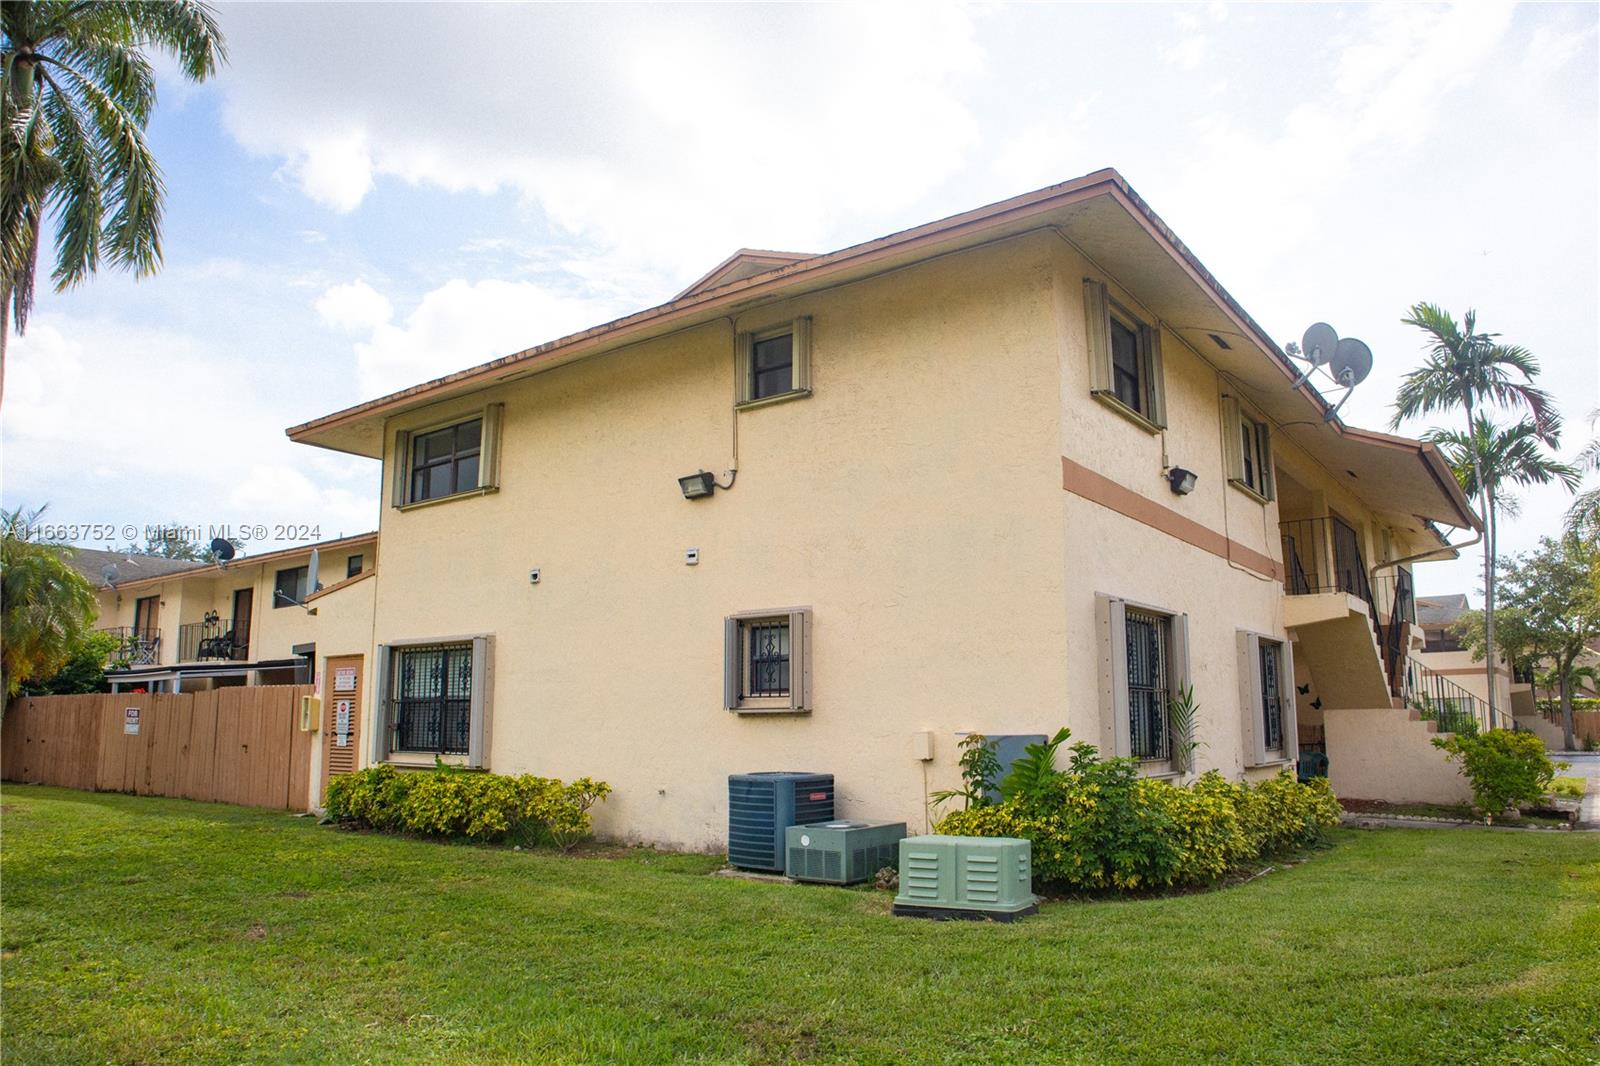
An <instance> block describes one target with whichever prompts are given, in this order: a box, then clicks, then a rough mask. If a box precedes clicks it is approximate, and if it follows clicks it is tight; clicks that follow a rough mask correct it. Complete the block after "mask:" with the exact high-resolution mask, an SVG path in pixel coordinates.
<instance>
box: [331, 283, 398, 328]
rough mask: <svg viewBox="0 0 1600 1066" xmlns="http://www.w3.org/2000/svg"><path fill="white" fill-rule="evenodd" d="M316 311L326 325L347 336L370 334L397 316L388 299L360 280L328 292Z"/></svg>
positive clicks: (334, 287) (338, 286) (335, 287)
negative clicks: (350, 334) (348, 334)
mask: <svg viewBox="0 0 1600 1066" xmlns="http://www.w3.org/2000/svg"><path fill="white" fill-rule="evenodd" d="M316 309H317V314H319V315H321V316H322V320H323V321H324V322H326V323H328V325H330V326H333V327H334V328H335V329H339V330H343V331H344V332H346V333H370V332H372V331H373V330H375V329H377V328H378V327H379V326H381V325H383V324H384V323H386V322H388V321H389V319H390V318H391V317H393V315H394V308H393V307H391V306H390V304H389V300H388V297H386V296H384V295H383V293H381V292H379V291H378V290H377V289H374V288H373V287H372V286H371V285H368V284H367V283H366V282H365V281H362V280H361V279H359V278H357V279H356V280H355V281H352V282H348V283H346V284H344V285H335V286H333V287H332V288H330V289H328V291H326V292H324V293H323V294H322V296H321V297H320V298H318V300H317V303H316Z"/></svg>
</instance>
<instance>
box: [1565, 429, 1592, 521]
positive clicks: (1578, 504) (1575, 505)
mask: <svg viewBox="0 0 1600 1066" xmlns="http://www.w3.org/2000/svg"><path fill="white" fill-rule="evenodd" d="M1597 424H1600V410H1597V411H1591V412H1590V413H1589V428H1590V429H1594V428H1595V426H1596V425H1597ZM1573 465H1574V466H1575V467H1577V469H1578V470H1579V471H1581V472H1583V473H1587V474H1600V436H1595V437H1590V438H1589V443H1588V444H1585V445H1584V446H1583V450H1582V451H1580V452H1579V453H1578V457H1577V459H1576V460H1574V462H1573ZM1567 528H1568V529H1570V530H1571V531H1573V532H1574V533H1579V534H1583V535H1585V536H1589V537H1600V485H1596V486H1595V487H1594V488H1592V489H1588V490H1586V491H1584V492H1580V493H1579V494H1578V498H1577V499H1576V500H1574V501H1573V502H1572V507H1571V508H1570V509H1569V510H1568V511H1567Z"/></svg>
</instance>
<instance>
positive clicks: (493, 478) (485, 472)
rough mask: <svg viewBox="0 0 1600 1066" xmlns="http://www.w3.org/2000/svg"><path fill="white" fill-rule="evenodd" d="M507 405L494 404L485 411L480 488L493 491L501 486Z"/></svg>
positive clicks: (479, 464) (480, 456)
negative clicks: (502, 424)
mask: <svg viewBox="0 0 1600 1066" xmlns="http://www.w3.org/2000/svg"><path fill="white" fill-rule="evenodd" d="M505 409H506V405H505V404H503V403H492V404H490V405H489V406H487V407H485V408H484V409H483V437H482V441H483V445H482V447H481V449H480V450H479V455H478V487H479V488H480V489H493V488H499V486H500V423H501V421H502V420H503V416H504V414H505Z"/></svg>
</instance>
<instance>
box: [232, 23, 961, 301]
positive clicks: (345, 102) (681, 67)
mask: <svg viewBox="0 0 1600 1066" xmlns="http://www.w3.org/2000/svg"><path fill="white" fill-rule="evenodd" d="M295 10H296V16H295V17H294V18H286V17H285V16H284V9H282V8H279V7H275V6H272V5H262V6H259V7H258V6H252V5H239V6H237V7H234V8H230V9H229V16H230V18H229V43H230V50H231V52H232V62H231V64H230V67H229V70H228V73H227V77H226V78H224V79H222V81H221V82H219V85H220V86H221V89H222V91H223V92H224V94H225V107H224V114H225V120H226V123H227V126H228V128H229V129H230V130H231V131H232V132H233V134H234V136H235V137H236V138H237V139H238V140H239V141H240V143H242V144H243V145H244V146H245V147H246V148H248V149H250V150H251V151H254V152H257V153H261V154H265V155H268V156H272V157H276V158H279V159H282V160H283V161H284V174H285V175H286V176H287V177H289V178H290V179H291V180H293V181H294V182H296V183H297V184H298V185H299V187H300V188H301V189H302V190H303V191H304V192H305V194H306V195H308V196H310V197H311V198H312V199H314V200H316V201H317V202H319V203H321V204H324V205H326V206H328V207H331V208H333V209H334V210H337V211H349V210H352V209H353V208H355V207H356V206H357V205H359V204H360V203H361V202H362V201H363V199H364V198H365V197H366V196H367V195H368V194H369V192H370V191H371V190H372V189H373V188H374V181H375V179H376V180H381V179H382V178H383V177H384V176H391V177H395V178H399V179H401V180H403V181H405V182H408V183H411V184H415V185H423V186H432V187H437V188H441V189H445V190H450V191H455V192H464V191H475V192H488V191H492V190H497V189H510V190H514V191H516V192H517V193H519V194H520V195H522V196H523V197H525V198H526V199H527V200H528V201H529V202H530V203H532V204H534V205H536V207H537V209H538V210H539V211H540V212H541V213H542V214H543V215H544V216H545V217H547V218H549V219H551V220H553V221H554V222H556V223H557V224H558V225H559V226H561V227H562V228H564V229H565V230H567V231H568V232H569V233H571V234H573V235H575V236H580V237H583V238H584V239H586V240H587V241H589V242H591V243H592V247H591V248H590V249H588V250H587V251H588V254H589V255H591V256H594V257H598V258H599V259H601V260H602V261H604V262H605V263H607V264H614V265H618V266H621V267H624V268H638V267H640V266H641V265H643V266H648V267H650V268H653V269H657V270H664V271H666V272H669V273H670V274H671V275H672V276H673V277H674V278H680V279H681V278H683V277H685V276H693V275H694V274H695V273H698V272H699V271H700V270H703V269H704V268H705V267H706V266H708V265H709V264H710V263H711V262H714V261H716V259H718V258H720V257H721V256H722V255H725V254H727V252H728V251H731V250H732V249H733V248H734V247H737V246H739V245H742V244H761V245H771V246H777V247H786V246H796V247H799V248H802V249H805V248H812V247H819V248H820V247H821V246H822V245H824V244H825V243H827V239H828V238H829V237H831V236H832V234H833V233H834V232H835V231H836V230H837V228H838V227H839V226H840V224H841V223H844V222H848V221H851V220H861V219H872V220H879V219H882V218H884V217H885V216H886V215H888V216H893V215H894V213H895V212H896V211H897V210H899V209H901V208H903V206H904V205H906V204H907V203H909V202H913V201H915V199H916V198H917V197H918V196H920V195H922V194H924V193H925V192H926V191H927V190H928V189H930V188H932V187H934V186H936V185H937V184H938V183H939V182H941V181H943V180H945V179H946V178H948V177H949V176H950V175H951V174H953V173H954V172H956V171H957V170H958V169H959V168H960V166H961V165H962V164H963V162H964V161H965V159H966V158H967V156H968V154H969V153H970V151H971V150H972V149H973V147H974V146H975V145H976V144H977V143H978V139H979V128H978V125H977V122H976V120H975V118H974V116H973V114H972V112H971V110H970V109H969V107H968V105H967V103H966V102H965V94H964V92H963V91H962V87H963V85H965V84H966V83H967V82H968V81H969V80H970V79H971V78H972V77H973V76H974V75H976V74H977V73H978V72H979V71H980V70H981V69H982V65H983V50H982V48H981V47H980V46H979V44H978V43H977V40H976V34H975V30H974V24H973V19H974V17H975V16H974V15H973V14H972V13H971V12H970V11H969V10H968V9H966V8H961V7H955V6H933V5H927V6H918V7H904V6H897V5H871V6H867V5H863V6H860V7H854V6H830V7H784V6H778V5H773V6H766V7H748V8H726V7H724V8H690V7H673V8H648V7H604V6H600V7H586V8H582V9H574V8H562V7H557V6H514V5H505V6H485V7H477V8H473V9H472V11H473V14H472V16H471V17H468V18H463V17H461V10H462V9H456V8H449V7H448V6H443V5H437V6H436V5H395V6H390V7H387V8H384V9H383V13H382V15H381V16H380V15H377V14H375V9H373V8H371V7H365V6H362V5H323V6H314V7H297V8H296V9H295ZM419 41H426V42H428V46H427V61H426V64H425V66H424V67H423V68H422V69H423V70H425V72H426V73H425V76H419V66H418V62H417V42H419ZM352 56H360V57H363V58H364V59H365V60H366V61H365V62H351V57H352ZM914 220H915V218H914V216H913V217H912V218H908V219H906V221H914ZM875 224H876V222H875Z"/></svg>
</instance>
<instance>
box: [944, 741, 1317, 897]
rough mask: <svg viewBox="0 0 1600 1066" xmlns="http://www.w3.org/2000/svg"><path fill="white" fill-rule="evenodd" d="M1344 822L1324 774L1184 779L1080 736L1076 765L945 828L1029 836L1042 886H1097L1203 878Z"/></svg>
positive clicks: (958, 816)
mask: <svg viewBox="0 0 1600 1066" xmlns="http://www.w3.org/2000/svg"><path fill="white" fill-rule="evenodd" d="M1338 821H1339V806H1338V803H1337V801H1335V800H1334V798H1333V793H1332V791H1331V790H1330V789H1329V788H1328V783H1327V781H1326V780H1320V779H1319V780H1318V781H1315V782H1313V783H1312V784H1309V785H1302V784H1300V783H1298V782H1297V781H1295V779H1294V778H1293V777H1292V776H1290V775H1289V774H1288V773H1287V772H1284V773H1282V774H1280V775H1278V776H1277V777H1275V778H1272V779H1270V780H1268V781H1263V782H1261V783H1259V784H1254V785H1251V784H1244V783H1234V782H1230V781H1227V780H1225V779H1224V778H1223V777H1222V776H1221V775H1220V774H1218V773H1216V772H1215V771H1212V772H1210V773H1207V774H1205V775H1203V776H1201V778H1200V779H1199V780H1198V781H1196V782H1195V783H1194V784H1192V785H1188V786H1179V785H1173V784H1170V783H1168V782H1166V781H1163V780H1159V779H1155V778H1147V777H1141V776H1140V775H1139V771H1138V767H1137V765H1136V764H1135V763H1133V762H1132V761H1131V760H1128V759H1107V760H1101V759H1099V757H1098V752H1097V751H1096V750H1095V748H1094V747H1093V746H1092V745H1089V744H1076V745H1074V746H1073V747H1072V760H1071V765H1070V767H1069V768H1068V769H1066V770H1062V771H1058V772H1057V773H1055V774H1054V775H1053V776H1051V777H1050V778H1049V779H1048V780H1047V781H1044V782H1042V783H1041V784H1040V785H1038V786H1037V787H1036V788H1034V789H1033V790H1031V792H1030V793H1029V794H1028V795H1018V796H1013V797H1012V798H1011V799H1008V800H1006V801H1004V802H1002V803H999V804H996V805H992V806H987V807H972V808H970V809H968V810H964V811H953V812H951V813H950V814H948V815H946V816H945V817H944V818H943V819H941V820H940V822H939V824H938V830H939V832H941V833H949V834H953V835H957V836H1011V837H1022V838H1025V839H1027V840H1028V841H1030V842H1031V843H1032V845H1033V847H1032V852H1033V877H1034V882H1035V884H1036V885H1039V886H1041V887H1048V888H1052V889H1056V890H1066V891H1093V892H1100V891H1142V890H1151V889H1161V888H1168V887H1172V886H1177V885H1193V884H1205V883H1208V882H1211V881H1215V880H1217V879H1218V878H1221V877H1222V876H1224V875H1226V874H1227V873H1228V872H1229V871H1231V870H1234V869H1237V868H1239V867H1240V866H1241V865H1243V864H1245V863H1248V862H1250V861H1252V860H1254V859H1257V858H1259V857H1261V856H1263V855H1269V854H1274V853H1278V852H1282V851H1285V850H1289V849H1292V848H1296V847H1302V846H1304V845H1306V844H1309V843H1312V842H1314V841H1315V840H1316V839H1317V838H1318V837H1319V836H1320V835H1321V833H1322V832H1323V830H1324V829H1326V828H1328V827H1330V826H1333V825H1336V824H1338Z"/></svg>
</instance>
